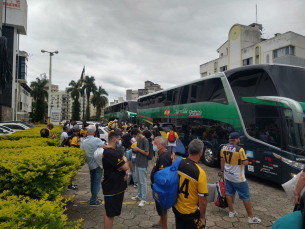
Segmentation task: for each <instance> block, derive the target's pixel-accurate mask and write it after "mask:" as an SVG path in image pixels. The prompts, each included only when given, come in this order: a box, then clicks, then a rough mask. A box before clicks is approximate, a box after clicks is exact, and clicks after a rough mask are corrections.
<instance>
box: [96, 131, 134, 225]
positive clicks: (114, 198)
mask: <svg viewBox="0 0 305 229" xmlns="http://www.w3.org/2000/svg"><path fill="white" fill-rule="evenodd" d="M121 144H122V141H121V136H120V134H119V133H117V132H110V133H109V136H108V146H107V147H106V148H105V150H104V153H103V159H102V162H103V169H104V178H103V180H102V187H103V194H104V199H105V213H104V228H105V229H110V228H112V225H113V220H114V217H115V216H119V215H120V214H121V210H122V204H123V199H124V192H125V191H126V188H127V181H126V174H125V171H127V170H128V169H129V166H128V163H127V158H126V157H125V156H122V155H121V154H120V153H119V152H118V151H117V150H116V149H117V147H119V146H120V145H121Z"/></svg>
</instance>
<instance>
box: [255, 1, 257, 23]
mask: <svg viewBox="0 0 305 229" xmlns="http://www.w3.org/2000/svg"><path fill="white" fill-rule="evenodd" d="M255 8H256V23H257V4H255Z"/></svg>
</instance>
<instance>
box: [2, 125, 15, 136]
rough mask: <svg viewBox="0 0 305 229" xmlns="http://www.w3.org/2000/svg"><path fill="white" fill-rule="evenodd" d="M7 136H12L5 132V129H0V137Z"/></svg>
mask: <svg viewBox="0 0 305 229" xmlns="http://www.w3.org/2000/svg"><path fill="white" fill-rule="evenodd" d="M7 134H12V132H9V131H7V130H5V129H3V128H1V127H0V136H1V135H7Z"/></svg>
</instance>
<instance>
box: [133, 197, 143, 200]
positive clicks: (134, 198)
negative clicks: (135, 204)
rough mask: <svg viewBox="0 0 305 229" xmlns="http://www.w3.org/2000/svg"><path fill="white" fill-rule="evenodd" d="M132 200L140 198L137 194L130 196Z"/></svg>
mask: <svg viewBox="0 0 305 229" xmlns="http://www.w3.org/2000/svg"><path fill="white" fill-rule="evenodd" d="M131 199H132V200H140V199H141V198H140V197H138V196H134V197H131Z"/></svg>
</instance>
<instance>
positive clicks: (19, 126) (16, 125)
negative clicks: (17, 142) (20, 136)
mask: <svg viewBox="0 0 305 229" xmlns="http://www.w3.org/2000/svg"><path fill="white" fill-rule="evenodd" d="M1 126H6V127H8V128H11V129H12V130H15V131H20V130H26V129H29V127H27V126H24V125H22V124H20V123H0V127H1Z"/></svg>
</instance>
